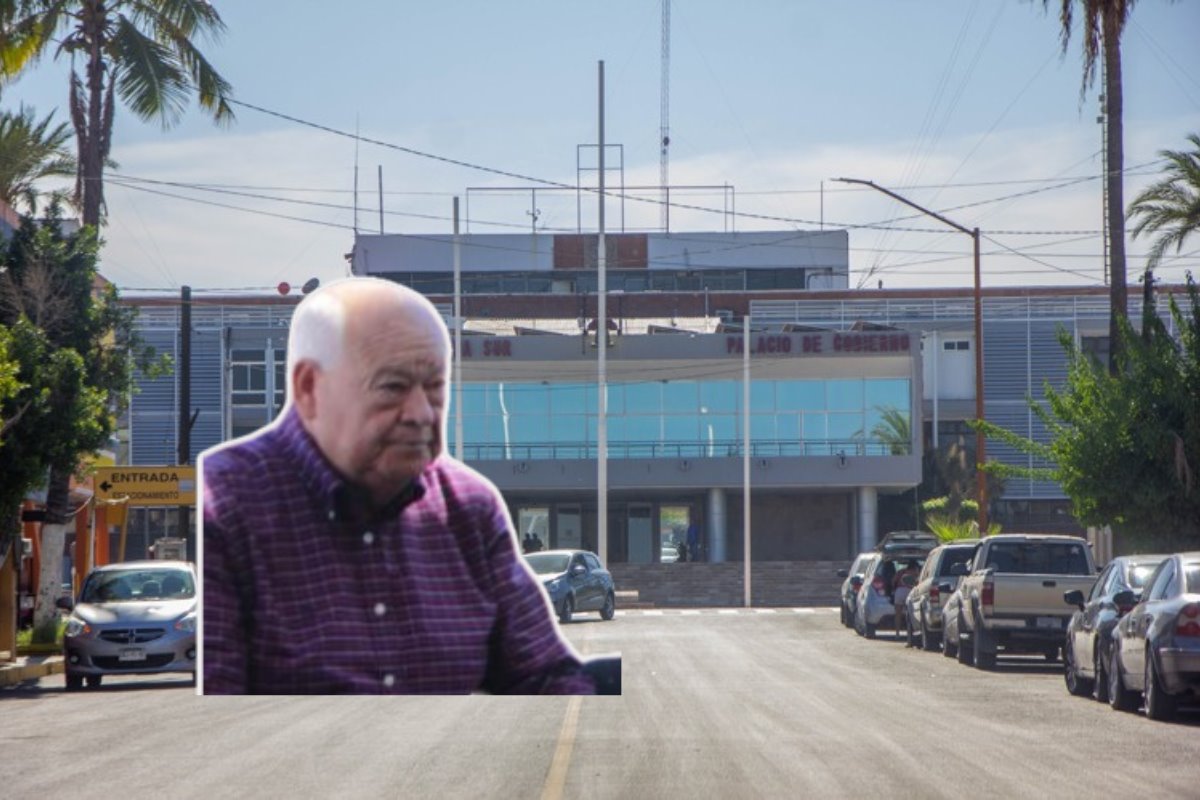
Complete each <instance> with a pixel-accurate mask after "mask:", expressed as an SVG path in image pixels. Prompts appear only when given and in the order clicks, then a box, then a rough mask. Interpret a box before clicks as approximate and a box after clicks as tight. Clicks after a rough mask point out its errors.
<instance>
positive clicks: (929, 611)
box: [905, 539, 979, 650]
mask: <svg viewBox="0 0 1200 800" xmlns="http://www.w3.org/2000/svg"><path fill="white" fill-rule="evenodd" d="M978 542H979V540H978V539H960V540H958V541H954V542H948V543H946V544H943V545H941V546H940V547H937V548H934V549H933V550H932V551H931V552H930V553H929V558H928V559H926V561H925V566H924V567H922V568H921V574H920V576H919V577H918V578H917V585H916V586H914V587H913V590H912V591H911V592H909V594H908V597H907V599H906V600H905V609H906V612H907V613H906V614H905V616H906V617H907V620H906V624H907V626H908V645H909V647H915V646H916V645H918V644H919V645H920V646H921V649H922V650H936V649H937V647H938V644H939V640H940V638H941V635H942V608H943V607H944V606H945V605H946V601H948V600H949V599H950V594H951V593H952V592H953V591H954V589H955V587H957V586H958V581H959V577H960V576H958V575H955V574H953V573H952V572H951V570H952V569H953V567H954V565H955V564H965V563H967V562H969V561H970V560H971V554H972V553H974V552H975V545H976V544H978Z"/></svg>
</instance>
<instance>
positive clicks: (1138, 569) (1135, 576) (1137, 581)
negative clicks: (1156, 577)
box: [1125, 564, 1158, 589]
mask: <svg viewBox="0 0 1200 800" xmlns="http://www.w3.org/2000/svg"><path fill="white" fill-rule="evenodd" d="M1157 567H1158V564H1131V565H1130V566H1129V569H1127V570H1126V571H1125V580H1126V581H1127V582H1128V583H1129V588H1130V589H1145V588H1146V579H1147V578H1149V577H1150V576H1151V575H1153V574H1154V570H1155V569H1157Z"/></svg>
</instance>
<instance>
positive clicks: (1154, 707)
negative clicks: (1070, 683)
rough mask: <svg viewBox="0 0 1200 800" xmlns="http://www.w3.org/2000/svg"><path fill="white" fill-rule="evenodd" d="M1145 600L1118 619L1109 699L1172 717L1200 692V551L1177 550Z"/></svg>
mask: <svg viewBox="0 0 1200 800" xmlns="http://www.w3.org/2000/svg"><path fill="white" fill-rule="evenodd" d="M1146 587H1147V588H1146V589H1145V591H1144V592H1143V594H1142V600H1141V602H1139V603H1138V604H1137V605H1135V606H1134V607H1133V610H1132V611H1130V612H1129V613H1128V614H1126V615H1125V616H1124V617H1123V618H1122V619H1121V621H1120V622H1118V623H1117V627H1116V631H1115V632H1114V634H1113V642H1112V663H1111V667H1110V669H1109V674H1108V685H1109V689H1108V702H1109V704H1110V705H1111V706H1112V707H1113V708H1115V709H1118V710H1120V711H1133V710H1134V709H1135V708H1137V706H1138V701H1139V700H1140V699H1141V698H1142V697H1144V698H1145V702H1146V716H1147V717H1149V718H1150V719H1158V720H1167V719H1171V718H1172V717H1174V716H1175V709H1176V706H1177V705H1178V704H1179V701H1180V700H1181V699H1184V698H1188V697H1190V698H1192V699H1196V698H1200V551H1197V552H1192V553H1176V554H1175V555H1173V556H1168V557H1167V559H1166V560H1165V561H1163V562H1162V563H1161V564H1159V565H1158V569H1156V570H1155V571H1154V574H1153V575H1151V576H1150V577H1149V578H1147V579H1146Z"/></svg>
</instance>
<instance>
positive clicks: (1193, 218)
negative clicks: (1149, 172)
mask: <svg viewBox="0 0 1200 800" xmlns="http://www.w3.org/2000/svg"><path fill="white" fill-rule="evenodd" d="M1188 141H1189V142H1191V144H1192V150H1190V151H1185V150H1160V151H1159V153H1158V154H1159V155H1160V156H1162V157H1163V158H1164V159H1166V161H1167V164H1166V166H1165V167H1164V169H1163V177H1162V179H1160V180H1159V181H1158V182H1156V183H1153V184H1151V185H1150V186H1149V187H1147V188H1146V189H1145V190H1144V191H1143V192H1142V193H1141V194H1139V195H1138V196H1137V197H1136V198H1134V201H1133V202H1132V203H1131V204H1130V206H1129V218H1130V219H1134V218H1137V224H1135V225H1134V227H1133V235H1134V237H1135V238H1136V237H1138V236H1141V235H1142V234H1143V233H1153V234H1157V238H1156V239H1155V240H1154V243H1153V244H1152V245H1150V254H1149V256H1148V257H1147V259H1146V270H1147V272H1153V270H1154V269H1155V268H1156V267H1157V266H1158V264H1159V262H1160V261H1162V257H1163V255H1164V254H1165V253H1166V252H1167V250H1169V249H1171V248H1172V247H1173V248H1174V249H1175V252H1176V253H1178V252H1179V251H1180V250H1182V249H1183V243H1184V241H1185V240H1186V239H1187V238H1188V237H1189V236H1191V235H1192V234H1194V233H1200V134H1195V133H1193V134H1191V135H1189V136H1188Z"/></svg>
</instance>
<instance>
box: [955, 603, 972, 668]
mask: <svg viewBox="0 0 1200 800" xmlns="http://www.w3.org/2000/svg"><path fill="white" fill-rule="evenodd" d="M963 629H964V626H963V619H962V616H961V615H960V616H959V618H958V630H959V634H958V663H960V664H965V665H966V666H968V667H969V666H971V664H972V663H973V662H974V661H975V642H974V639H971V640H970V641H967V642H964V641H963V640H962V631H963Z"/></svg>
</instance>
